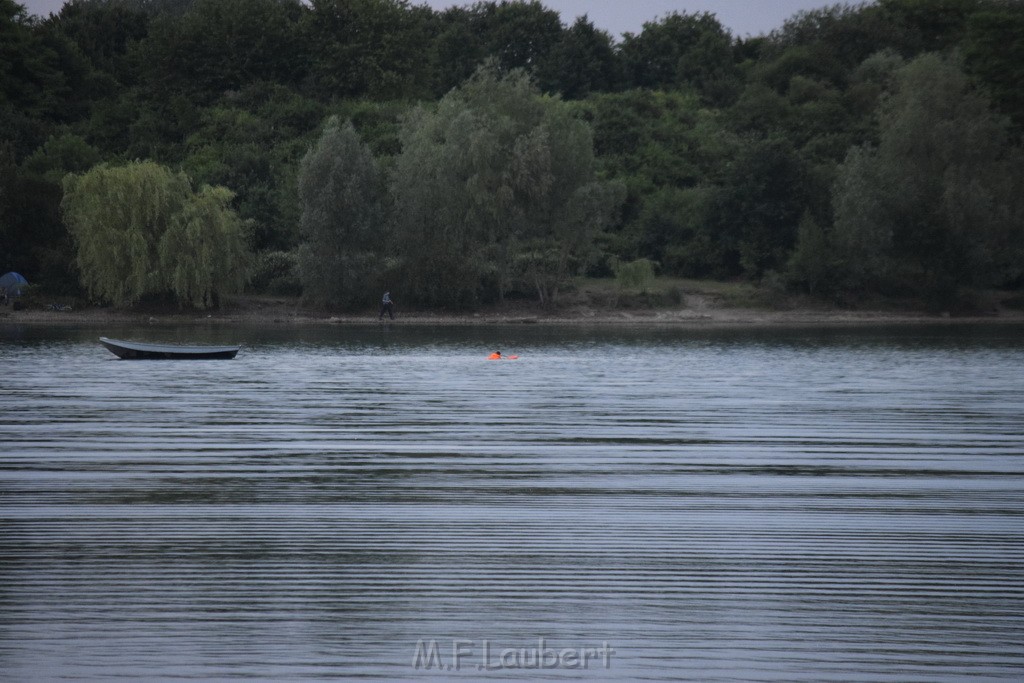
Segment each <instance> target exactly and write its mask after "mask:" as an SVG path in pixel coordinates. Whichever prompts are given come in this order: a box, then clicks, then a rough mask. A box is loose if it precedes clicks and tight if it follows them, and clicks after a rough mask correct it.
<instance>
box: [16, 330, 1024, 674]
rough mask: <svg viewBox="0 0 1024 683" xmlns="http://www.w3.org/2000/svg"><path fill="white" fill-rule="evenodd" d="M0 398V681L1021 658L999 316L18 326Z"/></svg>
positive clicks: (897, 665)
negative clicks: (847, 321)
mask: <svg viewBox="0 0 1024 683" xmlns="http://www.w3.org/2000/svg"><path fill="white" fill-rule="evenodd" d="M101 334H105V335H107V336H113V337H122V338H123V337H128V338H135V339H140V340H153V341H157V340H160V341H171V342H197V343H223V342H243V343H244V344H245V347H244V348H243V350H242V352H241V353H240V354H239V356H238V358H236V359H235V360H233V361H183V362H170V361H156V362H131V361H119V360H117V359H115V358H114V356H113V355H111V354H110V353H109V352H108V351H106V350H105V349H103V348H102V347H101V346H100V345H99V344H98V343H97V342H96V338H97V337H98V336H100V335H101ZM495 349H500V350H501V351H503V352H504V353H506V354H510V353H515V354H518V355H519V357H520V358H519V360H515V361H501V362H488V361H486V360H485V358H486V356H487V355H488V354H489V353H490V352H491V351H493V350H495ZM0 397H2V400H3V415H2V419H0V679H3V680H10V681H33V680H56V679H60V678H65V679H71V680H84V679H107V678H115V677H120V678H124V679H126V680H133V681H136V680H152V679H170V678H175V679H197V680H211V679H230V678H234V679H264V680H296V679H307V678H309V679H335V680H338V679H349V678H360V679H382V680H420V679H442V680H467V681H468V680H480V679H496V680H516V679H529V680H585V681H586V680H596V679H608V680H636V679H645V680H680V679H682V680H742V681H747V680H770V681H823V680H831V681H841V680H851V681H876V680H894V679H898V680H929V681H943V680H947V681H959V680H963V679H964V678H968V677H974V678H978V679H988V680H1020V679H1021V678H1022V677H1024V329H1021V328H1020V327H1010V326H991V327H979V328H974V327H948V328H924V327H909V328H903V329H888V328H859V329H854V328H851V329H834V330H831V331H828V330H824V331H823V330H811V329H793V330H757V329H753V330H752V329H746V330H728V329H725V330H703V331H700V330H698V331H692V330H691V331H680V330H664V329H661V330H658V329H607V328H595V329H567V328H547V327H538V326H515V327H474V328H423V327H402V326H401V325H400V324H396V325H394V326H390V327H382V328H377V327H366V328H352V327H323V328H316V329H305V328H281V329H246V328H217V327H194V328H172V327H148V328H135V329H133V328H120V329H118V328H105V329H102V330H99V329H97V330H91V329H77V330H72V329H61V328H55V327H20V328H19V327H14V326H10V325H8V326H7V327H0ZM428 667H429V668H428Z"/></svg>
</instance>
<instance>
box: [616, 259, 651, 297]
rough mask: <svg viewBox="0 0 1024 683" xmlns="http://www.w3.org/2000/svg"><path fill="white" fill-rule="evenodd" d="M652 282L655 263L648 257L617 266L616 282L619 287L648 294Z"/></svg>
mask: <svg viewBox="0 0 1024 683" xmlns="http://www.w3.org/2000/svg"><path fill="white" fill-rule="evenodd" d="M652 282H654V264H653V263H651V261H649V260H648V259H645V258H641V259H637V260H635V261H629V262H626V263H619V264H617V265H616V266H615V283H616V284H617V285H618V286H619V289H622V290H634V291H637V292H640V293H641V294H646V293H647V289H648V287H650V286H651V283H652Z"/></svg>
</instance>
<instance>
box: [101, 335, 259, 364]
mask: <svg viewBox="0 0 1024 683" xmlns="http://www.w3.org/2000/svg"><path fill="white" fill-rule="evenodd" d="M100 343H101V344H103V346H105V347H107V349H108V350H109V351H110V352H111V353H113V354H114V355H115V356H117V357H118V358H121V359H123V360H229V359H231V358H234V357H235V355H236V354H237V353H238V349H239V348H240V347H238V346H174V345H170V344H145V343H143V342H132V341H122V340H120V339H107V338H106V337H100Z"/></svg>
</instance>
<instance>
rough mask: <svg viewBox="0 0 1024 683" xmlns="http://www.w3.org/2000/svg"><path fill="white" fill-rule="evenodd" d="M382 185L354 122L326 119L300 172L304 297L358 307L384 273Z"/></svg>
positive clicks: (384, 241)
mask: <svg viewBox="0 0 1024 683" xmlns="http://www.w3.org/2000/svg"><path fill="white" fill-rule="evenodd" d="M383 190H384V185H383V180H382V177H381V174H380V171H379V169H378V168H377V164H376V162H375V161H374V158H373V155H372V154H371V153H370V150H369V148H368V147H367V146H366V145H365V144H364V143H363V142H362V140H360V138H359V135H358V134H357V133H356V131H355V128H354V127H353V126H352V123H351V122H350V121H349V122H346V123H345V124H344V125H342V124H341V123H340V122H339V121H338V119H337V118H336V117H332V118H330V119H329V120H328V121H327V125H326V126H325V128H324V131H323V134H322V135H321V136H320V139H319V141H318V142H317V143H316V145H315V146H314V147H312V148H310V150H309V152H308V153H307V154H306V156H305V157H304V158H303V159H302V164H301V167H300V171H299V198H300V203H301V208H302V217H301V222H300V224H299V227H300V231H301V234H302V239H303V242H302V244H301V246H300V248H299V257H298V261H299V274H300V277H301V279H302V285H303V290H304V292H305V294H306V296H307V297H308V298H310V299H312V300H314V301H318V302H321V303H326V302H331V303H336V304H340V305H343V306H356V305H358V304H359V302H361V301H365V295H366V292H367V290H368V288H370V287H371V286H372V287H373V288H374V290H373V291H375V290H376V288H377V286H379V285H380V283H381V280H382V279H383V277H384V275H385V273H384V271H385V267H384V265H383V263H382V260H381V258H380V252H381V248H382V247H383V246H384V244H385V243H386V234H384V232H383V226H384V225H385V220H384V217H385V216H384V207H385V205H384V192H383Z"/></svg>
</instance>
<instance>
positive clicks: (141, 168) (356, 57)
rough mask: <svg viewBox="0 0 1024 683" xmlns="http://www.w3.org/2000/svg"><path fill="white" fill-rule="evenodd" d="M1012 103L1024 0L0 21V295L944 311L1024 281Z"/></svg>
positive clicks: (172, 8)
mask: <svg viewBox="0 0 1024 683" xmlns="http://www.w3.org/2000/svg"><path fill="white" fill-rule="evenodd" d="M1022 76H1024V5H1022V3H1019V2H1016V1H1013V0H879V1H878V2H875V3H872V4H860V5H835V6H832V7H829V8H824V9H820V10H814V11H810V12H802V13H799V14H797V15H795V16H794V17H792V18H791V19H790V20H788V21H787V22H786V23H785V24H784V25H783V26H782V27H780V28H779V29H777V30H775V31H773V32H771V33H769V34H767V35H761V36H756V37H747V38H742V39H741V38H737V37H734V36H732V35H730V33H729V32H728V30H726V29H725V28H724V27H723V26H722V25H721V23H720V22H719V21H718V20H717V19H716V18H715V17H714V16H713V15H712V14H710V13H696V14H687V13H672V14H668V15H666V16H663V17H660V18H652V19H651V21H649V22H647V23H645V24H644V26H643V29H642V30H641V31H640V32H638V33H636V34H628V33H627V34H624V35H623V36H621V38H619V39H615V38H613V37H612V36H610V35H609V34H607V33H605V32H603V31H601V30H599V29H597V28H596V27H595V26H594V25H593V24H592V23H591V22H590V21H589V20H588V19H587V18H586V17H581V18H578V19H577V20H575V21H574V22H573V23H571V24H569V25H566V24H563V23H562V21H561V19H560V18H559V15H558V14H557V13H556V12H554V11H553V10H550V9H548V8H546V7H544V6H543V4H541V3H540V2H535V1H534V2H525V1H515V2H511V1H502V2H478V3H476V4H474V5H471V6H468V7H456V8H451V9H448V10H444V11H434V10H432V9H430V8H429V7H426V6H418V5H413V4H411V3H409V2H405V1H404V0H311V1H310V2H308V3H302V2H299V1H298V0H71V2H68V3H66V4H65V5H64V7H63V8H62V9H61V11H60V12H59V13H57V14H55V15H51V16H50V17H47V18H40V17H33V16H30V15H28V14H27V12H26V11H25V9H24V7H23V6H21V5H20V4H18V3H17V2H14V1H13V0H0V269H2V270H3V271H6V270H10V269H16V270H19V271H20V272H22V273H23V274H25V275H27V276H28V277H29V278H30V279H31V280H32V281H35V282H39V283H41V286H43V287H45V288H46V289H48V290H49V291H51V292H54V293H61V292H63V293H81V292H84V293H86V294H87V295H89V296H90V297H92V298H94V299H97V300H102V301H108V302H112V303H118V304H125V303H130V302H132V301H137V300H138V299H139V298H140V297H144V296H149V295H159V294H160V293H163V294H164V295H170V296H173V297H174V298H176V299H177V300H178V301H180V302H182V303H184V304H187V305H192V306H199V307H203V306H210V305H215V304H216V301H217V298H218V297H219V296H220V294H222V293H226V292H229V291H235V290H237V289H238V288H240V287H242V286H247V287H248V288H250V289H251V290H253V291H269V292H292V293H300V292H301V293H303V294H304V295H305V296H306V297H307V298H309V299H311V300H318V301H325V302H330V303H333V304H336V305H344V306H352V307H358V306H360V305H365V304H366V303H367V301H366V296H367V290H373V291H375V290H376V289H379V287H380V286H382V285H389V286H392V287H393V288H396V289H397V288H399V287H401V288H402V291H403V300H405V301H410V302H413V301H415V302H417V303H420V304H423V305H431V306H453V307H468V306H473V305H476V304H478V303H481V302H487V301H498V300H501V299H502V298H504V297H506V296H509V295H521V296H533V297H535V298H537V299H539V300H541V301H545V302H548V301H552V300H555V299H557V296H558V292H559V290H560V288H563V287H565V286H566V285H567V284H568V283H569V282H570V280H571V278H572V276H574V275H577V274H581V273H585V274H589V275H592V276H610V275H611V274H612V273H614V272H615V271H616V269H620V268H621V267H622V265H623V264H629V263H632V262H637V261H641V260H642V261H644V262H648V263H650V264H653V267H654V268H655V269H656V270H657V271H658V272H659V273H661V274H665V275H673V276H680V277H702V278H747V279H750V280H754V281H758V280H762V279H765V278H769V279H771V281H772V282H776V283H782V284H783V285H785V286H788V287H790V288H793V289H802V290H805V291H808V292H811V293H812V294H815V295H820V296H827V297H831V298H833V299H837V300H841V301H845V302H849V303H856V302H857V301H858V300H859V299H861V298H863V297H865V296H871V295H875V294H888V295H897V296H911V297H916V298H920V299H924V300H927V301H929V302H931V303H934V304H935V305H942V306H946V305H949V304H950V303H953V302H955V301H956V300H957V299H958V297H961V296H963V293H964V291H965V290H966V289H969V288H973V287H990V286H998V287H1010V288H1014V287H1016V288H1019V287H1020V286H1021V285H1022V284H1024V233H1022V229H1024V228H1022V226H1024V220H1022V218H1024V215H1022V212H1024V192H1022V191H1021V190H1022V189H1024V188H1021V187H1020V185H1021V183H1022V182H1024V174H1022V173H1021V172H1020V171H1021V170H1022V168H1021V167H1022V159H1024V155H1022V152H1021V130H1022V125H1024V96H1022V95H1021V91H1020V88H1019V83H1020V82H1021V80H1022V78H1021V77H1022ZM138 193H143V194H138ZM145 193H150V194H152V193H157V195H156V196H150V194H145ZM119 202H120V203H121V204H125V203H130V204H131V205H137V206H138V210H135V209H134V208H131V207H127V208H125V207H123V209H122V210H121V211H120V213H118V210H117V209H116V207H117V206H118V203H119ZM142 207H148V209H146V210H143V208H142ZM146 211H149V213H146ZM118 226H119V227H118ZM115 228H116V229H115ZM143 244H145V245H146V246H145V247H143V246H142V245H143ZM132 245H134V246H132Z"/></svg>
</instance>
